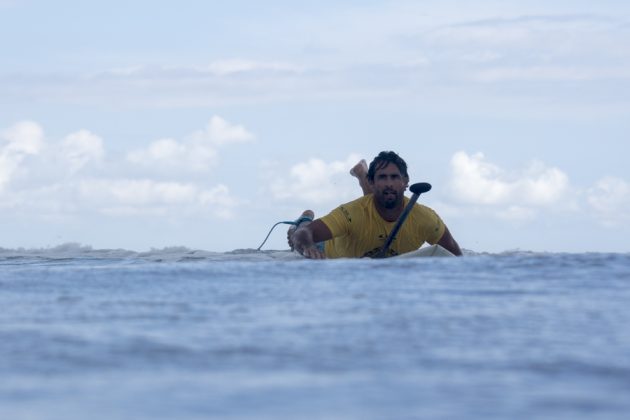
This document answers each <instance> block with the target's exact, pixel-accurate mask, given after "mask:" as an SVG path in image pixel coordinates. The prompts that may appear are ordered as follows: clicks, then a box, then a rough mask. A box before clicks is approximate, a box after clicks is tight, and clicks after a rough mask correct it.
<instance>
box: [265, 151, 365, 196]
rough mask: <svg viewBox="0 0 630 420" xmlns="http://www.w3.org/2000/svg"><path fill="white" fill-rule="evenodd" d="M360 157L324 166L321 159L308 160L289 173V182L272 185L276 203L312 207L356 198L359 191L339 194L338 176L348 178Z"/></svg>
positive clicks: (326, 163)
mask: <svg viewBox="0 0 630 420" xmlns="http://www.w3.org/2000/svg"><path fill="white" fill-rule="evenodd" d="M359 159H360V157H359V156H358V155H356V154H352V155H350V156H348V158H347V159H346V160H345V161H333V162H325V161H323V160H321V159H315V158H312V159H309V160H308V161H306V162H300V163H298V164H296V165H294V166H293V167H292V168H291V169H290V178H289V179H280V180H278V181H276V182H274V183H272V184H271V192H272V194H273V196H274V197H275V198H277V199H281V200H285V199H292V200H299V201H303V202H306V203H310V204H322V203H327V202H333V201H334V202H338V201H339V199H340V197H345V196H348V195H350V196H357V194H358V192H357V190H356V189H355V190H353V191H352V192H346V191H340V190H339V188H338V186H337V185H336V184H335V178H336V177H337V176H338V175H339V174H344V176H349V175H348V172H349V170H350V168H352V167H353V166H354V165H355V164H356V163H357V162H358V161H359Z"/></svg>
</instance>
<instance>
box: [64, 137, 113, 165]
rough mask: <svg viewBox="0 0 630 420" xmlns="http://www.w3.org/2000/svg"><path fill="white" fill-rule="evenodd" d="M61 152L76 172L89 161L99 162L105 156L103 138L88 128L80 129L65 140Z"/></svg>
mask: <svg viewBox="0 0 630 420" xmlns="http://www.w3.org/2000/svg"><path fill="white" fill-rule="evenodd" d="M61 154H62V156H63V158H64V159H65V160H66V161H67V162H68V164H69V167H70V171H71V172H76V171H78V170H80V169H81V168H83V167H84V166H85V165H87V164H88V163H89V162H98V161H100V160H101V159H102V158H103V155H104V154H105V151H104V149H103V140H102V139H101V138H100V137H99V136H97V135H95V134H93V133H91V132H89V131H88V130H79V131H77V132H76V133H72V134H70V135H68V136H67V137H66V138H65V139H64V140H63V142H62V143H61Z"/></svg>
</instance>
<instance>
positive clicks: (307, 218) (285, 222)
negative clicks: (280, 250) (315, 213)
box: [256, 216, 313, 251]
mask: <svg viewBox="0 0 630 420" xmlns="http://www.w3.org/2000/svg"><path fill="white" fill-rule="evenodd" d="M312 221H313V219H312V218H311V217H308V216H302V217H300V218H299V219H297V220H294V221H282V222H278V223H276V224H275V225H273V226H272V227H271V229H270V230H269V233H268V234H267V236H266V237H265V240H264V241H263V242H262V244H260V246H259V247H258V248H256V251H260V248H262V247H263V245H264V244H265V242H267V239H269V235H271V232H273V230H274V229H275V228H276V226H278V225H293V226H299V225H300V224H302V223H304V222H312Z"/></svg>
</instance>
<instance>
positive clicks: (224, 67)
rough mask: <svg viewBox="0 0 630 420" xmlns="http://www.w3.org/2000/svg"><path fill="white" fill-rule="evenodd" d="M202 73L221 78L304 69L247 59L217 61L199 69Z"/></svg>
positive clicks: (280, 63) (277, 62) (291, 65)
mask: <svg viewBox="0 0 630 420" xmlns="http://www.w3.org/2000/svg"><path fill="white" fill-rule="evenodd" d="M198 70H200V71H210V72H211V73H214V74H216V75H219V76H225V75H230V74H235V73H245V72H254V71H279V72H299V71H302V68H301V67H299V66H297V65H295V64H291V63H287V62H280V61H255V60H245V59H226V60H217V61H213V62H212V63H210V65H209V66H207V67H205V68H204V67H200V68H198Z"/></svg>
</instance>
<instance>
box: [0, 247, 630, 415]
mask: <svg viewBox="0 0 630 420" xmlns="http://www.w3.org/2000/svg"><path fill="white" fill-rule="evenodd" d="M466 254H467V255H466V256H465V257H463V258H416V259H398V260H396V259H388V260H329V261H310V260H304V259H302V258H301V257H299V256H296V255H295V254H291V253H289V252H280V251H265V252H256V251H253V250H238V251H234V252H229V253H213V252H207V251H196V250H190V249H186V248H167V249H161V250H152V251H149V252H145V253H138V252H132V251H125V250H96V249H92V248H90V247H86V246H80V245H74V244H66V245H62V246H59V247H55V248H47V249H40V250H32V249H31V250H24V249H2V248H0V418H1V419H7V420H18V419H33V420H46V419H60V420H61V419H63V420H68V419H107V420H111V419H134V420H137V419H528V420H529V419H554V420H557V419H624V420H625V419H628V418H630V417H629V416H630V254H602V253H584V254H560V253H532V252H522V251H512V252H505V253H499V254H485V253H474V252H470V251H469V252H467V253H466Z"/></svg>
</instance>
